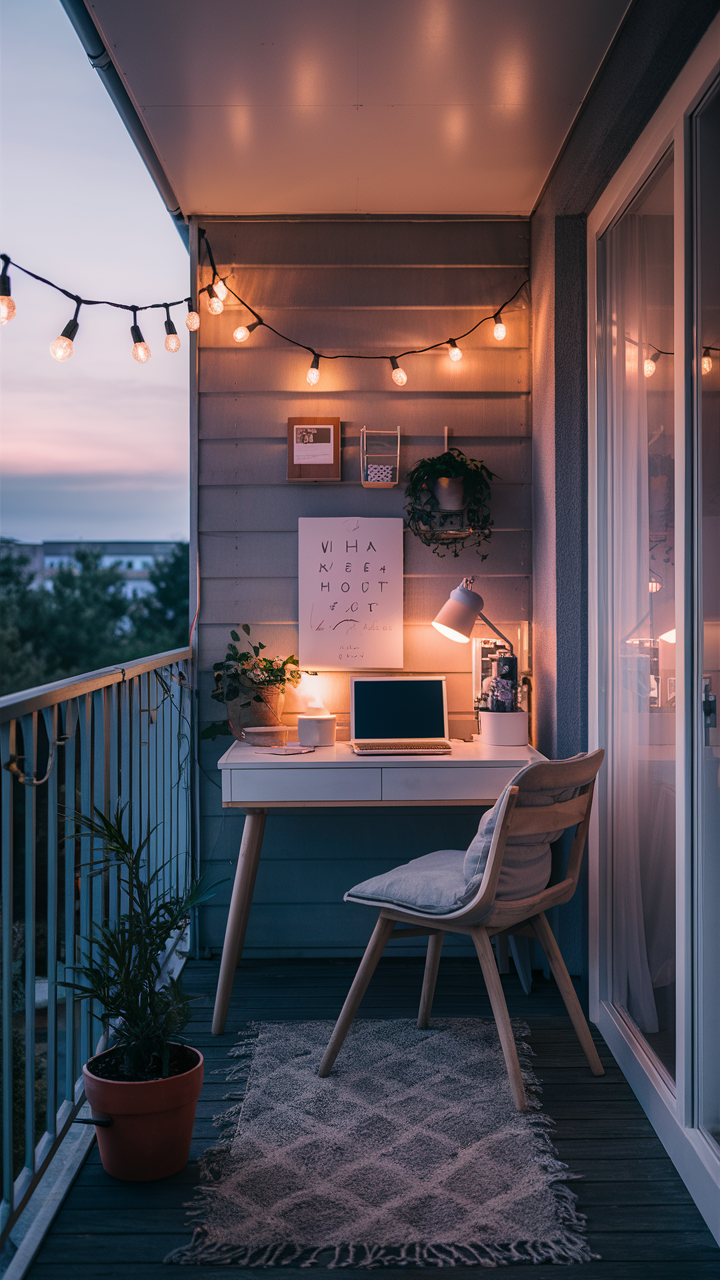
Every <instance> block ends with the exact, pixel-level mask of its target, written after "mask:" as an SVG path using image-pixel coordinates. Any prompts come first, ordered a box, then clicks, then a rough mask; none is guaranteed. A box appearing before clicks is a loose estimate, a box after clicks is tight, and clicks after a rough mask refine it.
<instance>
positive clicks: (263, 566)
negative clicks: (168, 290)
mask: <svg viewBox="0 0 720 1280" xmlns="http://www.w3.org/2000/svg"><path fill="white" fill-rule="evenodd" d="M203 226H204V227H205V228H206V230H207V233H208V236H209V239H210V242H211V244H212V247H213V252H214V255H215V259H216V261H217V264H218V267H219V269H220V271H221V274H223V275H226V274H227V272H228V271H231V272H232V275H231V277H230V279H229V281H228V283H230V284H231V285H232V287H233V289H234V290H235V291H236V292H237V293H238V294H240V295H241V296H242V297H244V298H246V299H247V300H248V301H249V302H250V303H251V304H252V306H253V307H254V308H255V309H256V310H257V311H259V312H260V313H261V314H262V315H263V318H264V319H265V320H266V321H267V322H268V323H269V324H271V325H273V326H274V327H275V328H277V329H280V330H281V331H282V332H284V333H287V334H289V335H292V336H294V337H297V338H298V340H300V341H301V342H305V343H307V344H308V345H310V346H312V347H315V348H316V349H320V350H324V351H328V352H332V353H335V352H342V351H348V350H350V351H352V350H355V351H363V352H368V353H369V352H372V351H379V352H386V351H390V352H392V351H399V350H403V349H404V348H406V347H415V346H417V347H421V346H424V345H427V344H429V343H433V342H437V341H439V340H441V339H443V338H444V337H446V336H450V335H455V334H457V333H461V332H463V331H464V330H466V329H468V328H470V327H471V326H472V325H473V324H475V323H476V322H477V320H479V319H480V318H481V317H482V316H483V315H492V314H493V312H494V311H495V310H496V309H497V307H498V305H499V304H500V303H501V302H503V301H504V300H505V299H506V298H508V297H509V296H510V295H511V294H512V293H513V292H514V291H515V290H516V289H517V288H518V286H519V285H520V284H521V283H522V281H523V279H525V277H526V275H527V263H528V224H527V223H526V222H524V221H507V222H487V221H480V220H477V221H472V220H457V221H445V220H443V221H440V220H428V221H412V222H403V221H402V220H390V221H387V220H380V219H377V220H371V219H368V220H360V221H357V222H356V221H352V220H348V219H340V220H327V219H324V220H304V221H295V222H289V221H288V222H283V221H267V222H262V221H260V222H246V221H243V220H234V221H228V220H217V221H213V220H212V219H208V220H204V221H203ZM199 274H200V281H201V283H207V282H208V281H209V278H210V277H209V274H208V270H207V266H206V262H205V261H203V259H202V257H201V267H200V273H199ZM515 307H516V309H513V310H511V311H508V312H507V313H506V314H505V316H504V317H503V318H504V321H505V324H506V325H507V337H506V339H505V341H504V342H503V343H502V345H501V344H499V343H497V342H496V341H495V339H494V338H493V336H492V323H489V324H485V325H483V326H482V328H481V329H480V330H478V331H477V332H476V333H475V334H473V335H472V337H471V338H469V339H467V340H465V341H464V342H463V344H462V346H463V350H464V358H463V360H461V361H459V362H458V363H456V364H453V363H452V362H451V361H450V360H449V359H448V356H447V349H446V348H444V349H441V350H440V351H437V352H431V353H428V354H426V355H423V356H408V357H407V358H406V359H405V360H404V361H403V365H404V367H405V369H406V371H407V374H408V382H407V385H406V387H404V388H402V389H400V388H397V387H396V386H395V384H394V383H393V382H392V380H391V378H390V367H389V365H388V364H387V363H384V362H378V363H377V364H376V363H374V362H373V363H371V362H364V361H363V362H359V361H357V362H345V361H333V362H328V361H321V364H320V373H321V377H320V382H319V384H318V386H317V387H316V388H314V389H311V388H310V387H309V386H308V384H307V382H306V378H305V375H306V372H307V369H308V365H309V362H310V357H309V356H308V354H307V353H306V352H304V351H300V350H298V349H297V348H294V347H292V346H289V345H288V344H287V343H284V342H282V341H281V340H279V339H278V338H276V337H275V336H274V335H273V334H272V333H271V332H270V331H269V330H268V329H260V330H257V331H256V332H255V333H254V334H252V335H251V338H250V340H249V341H248V342H247V343H245V344H243V345H242V346H238V345H237V344H236V343H234V342H233V339H232V331H233V329H234V328H236V326H237V325H238V324H240V323H243V322H244V323H247V322H248V320H249V319H251V317H250V316H249V315H248V313H247V312H246V311H244V310H243V309H242V308H240V307H239V305H238V304H237V303H233V300H232V299H231V298H230V297H228V299H227V300H226V305H225V310H224V312H223V314H222V315H221V316H219V317H211V316H210V315H209V314H208V313H207V311H206V310H205V307H204V305H203V306H202V308H201V317H202V323H201V327H200V331H199V335H198V339H199V341H198V396H197V401H198V405H197V434H198V441H197V449H198V464H197V476H196V481H197V486H198V490H197V495H196V509H197V531H196V534H197V550H198V557H199V575H200V613H199V621H198V655H199V667H200V671H201V673H203V675H202V677H201V704H200V716H201V723H202V724H203V725H204V724H205V723H207V720H208V719H215V718H218V716H219V715H220V712H221V708H219V707H218V706H217V704H216V703H213V702H212V701H211V700H210V698H209V689H210V687H211V686H210V677H209V674H207V673H209V670H210V668H211V666H212V663H213V662H215V661H217V660H218V659H219V658H221V657H222V655H223V653H224V650H225V645H226V642H227V639H228V633H229V629H230V627H232V626H237V624H238V623H240V622H248V623H250V625H251V627H252V628H253V636H254V638H255V639H262V641H263V642H264V643H265V644H266V645H267V646H268V650H269V652H270V653H282V654H286V653H288V652H291V651H292V652H297V521H298V517H299V516H320V515H328V516H330V515H332V516H341V515H359V516H399V515H402V514H403V501H404V499H403V490H404V482H401V484H400V485H399V486H398V487H396V488H394V489H389V490H372V489H363V488H362V487H361V485H360V476H359V472H360V463H359V434H360V428H361V427H362V426H363V425H367V426H368V427H373V428H379V429H392V428H394V427H396V426H397V425H399V426H400V429H401V476H402V477H403V480H404V476H405V474H406V473H407V470H408V468H409V467H410V466H411V465H412V464H413V462H415V461H416V460H417V459H418V458H421V457H424V456H427V455H429V454H434V453H439V452H441V451H442V449H443V433H444V427H445V426H446V425H447V426H448V428H449V432H450V443H452V444H456V445H458V446H459V447H460V448H461V449H463V450H465V452H466V453H467V454H468V455H470V456H473V457H478V458H482V459H483V461H484V462H485V463H486V464H487V465H488V466H489V467H490V468H491V470H492V471H494V472H496V473H497V475H498V477H499V479H498V481H497V482H496V483H495V485H494V486H493V502H492V515H493V519H494V521H495V528H494V532H493V537H492V541H491V543H490V544H489V546H488V547H486V548H485V550H487V552H488V555H487V559H486V560H485V561H481V560H480V558H479V556H477V555H476V554H475V553H474V552H467V551H466V552H464V553H463V554H462V555H461V556H460V557H459V558H458V559H454V558H453V557H452V556H446V557H445V558H444V559H440V558H438V557H437V556H434V555H433V554H432V553H431V551H430V550H429V549H428V548H425V547H423V546H422V545H421V544H420V543H419V542H418V540H417V539H416V538H414V537H413V536H412V535H411V534H410V533H407V532H406V534H405V670H406V671H407V672H442V673H447V675H448V676H449V679H448V700H449V712H450V730H451V733H452V734H454V735H455V736H459V737H469V736H470V734H471V732H472V731H473V728H474V724H473V716H472V688H471V675H470V664H471V654H470V646H469V645H468V646H465V645H455V644H452V643H451V642H449V641H447V640H445V639H443V638H442V637H441V636H439V635H438V634H437V633H436V632H435V631H434V630H433V628H432V627H431V626H430V623H431V621H432V618H433V617H434V616H435V614H436V612H437V610H438V609H439V608H440V605H441V604H442V603H443V601H444V600H445V599H446V598H447V595H448V592H449V590H450V589H451V588H452V587H453V586H456V585H457V583H458V582H459V581H460V579H461V577H462V576H463V574H464V573H475V574H476V575H478V578H479V582H478V584H477V587H478V588H479V590H480V592H481V594H482V595H483V597H484V599H485V605H486V612H487V613H488V615H489V616H490V617H491V618H492V619H493V620H494V621H496V622H497V624H498V625H500V626H501V628H502V624H503V623H505V624H507V625H508V626H510V625H513V624H514V625H515V626H517V625H518V624H520V623H522V622H524V621H530V619H531V614H532V589H531V588H532V578H531V572H532V570H531V565H532V546H531V505H532V504H531V448H532V444H531V400H530V377H531V373H530V368H531V363H530V350H529V343H530V311H529V305H528V300H527V298H525V297H523V298H521V299H519V300H518V303H517V304H515ZM317 414H323V415H324V414H328V415H330V416H335V417H339V418H340V419H341V422H342V476H343V479H342V483H339V484H328V483H319V484H307V483H299V484H292V483H291V484H288V483H286V481H285V474H286V458H287V419H288V417H291V416H302V415H307V416H310V415H317ZM324 680H325V685H324V697H325V701H326V704H327V705H328V707H329V709H330V710H332V711H335V712H336V713H337V714H338V717H339V736H342V737H347V736H348V731H349V680H348V676H347V675H346V674H345V673H337V674H333V675H328V676H326V677H325V678H324ZM299 707H300V708H301V704H300V703H299V702H298V701H297V698H295V697H294V696H293V695H292V694H291V695H289V697H288V699H287V702H286V716H285V718H286V720H287V721H288V723H290V724H292V723H293V721H294V720H295V717H296V714H297V710H298V708H299ZM220 744H222V749H223V750H224V749H225V747H226V746H227V744H228V739H220V740H219V741H218V743H217V744H214V745H213V746H212V747H209V748H208V749H207V750H205V751H204V752H203V766H204V768H205V770H206V771H207V775H209V776H207V777H204V778H203V788H202V792H203V799H202V806H201V810H202V822H201V829H202V842H201V843H202V855H203V859H204V860H205V861H209V862H212V863H213V864H215V865H214V868H213V873H214V878H217V875H216V874H215V873H216V872H217V869H218V866H223V865H224V866H225V867H226V868H227V871H226V872H225V874H232V871H233V869H234V864H235V859H236V856H237V848H238V844H239V838H240V832H241V822H242V818H241V817H238V816H237V815H236V814H226V815H224V816H223V815H222V813H221V810H220V805H219V791H218V789H217V788H216V787H215V785H214V777H213V775H214V773H215V770H214V765H215V761H216V760H217V758H218V755H219V754H220V751H219V749H218V748H219V746H220ZM211 779H212V781H211ZM477 820H478V815H477V813H474V812H472V811H467V810H466V811H462V810H452V809H445V810H438V811H430V810H423V811H418V812H417V813H416V814H412V816H409V814H408V812H407V811H404V812H403V811H400V810H396V811H394V812H392V811H391V812H388V811H385V812H383V814H382V816H381V815H380V813H377V812H373V811H351V810H346V811H332V810H326V811H324V812H323V811H318V812H312V811H310V812H308V811H304V812H303V813H301V814H300V813H299V814H297V815H290V814H287V813H283V814H277V815H274V816H271V817H270V819H269V821H268V826H267V833H266V837H265V845H264V849H263V859H262V862H261V867H260V872H259V876H258V885H257V890H256V897H255V903H254V907H253V912H252V914H251V919H250V927H249V930H248V942H247V948H246V954H247V955H250V956H252V955H253V954H255V955H261V954H265V955H267V954H277V955H303V954H307V955H311V954H328V953H330V954H332V953H337V954H346V953H347V952H348V951H354V950H357V949H358V948H359V947H360V946H361V945H363V944H364V941H365V939H366V937H367V932H368V927H369V924H370V919H369V913H367V912H363V911H362V909H361V908H350V907H348V906H341V905H340V904H341V902H342V893H343V892H344V890H345V889H347V888H348V887H349V886H350V885H351V884H353V883H355V882H356V881H358V880H360V879H364V878H366V877H367V876H370V875H373V874H377V873H378V872H380V871H381V870H384V869H387V868H389V867H391V866H393V865H395V864H396V863H397V862H400V861H404V860H406V859H407V858H410V857H413V856H417V855H418V854H420V853H423V852H428V851H429V850H430V849H431V848H438V847H456V848H459V847H463V846H464V845H466V844H467V843H468V841H469V839H470V838H471V836H472V834H473V832H474V830H475V828H476V826H477ZM228 895H229V885H228V886H223V889H222V890H221V891H220V893H219V894H218V896H217V898H216V899H214V900H213V902H212V903H211V904H210V906H209V907H208V908H206V909H205V911H204V926H203V929H204V932H203V938H202V945H203V946H206V945H210V946H213V947H214V946H219V945H220V944H221V941H222V933H223V927H224V919H225V903H226V900H227V897H228Z"/></svg>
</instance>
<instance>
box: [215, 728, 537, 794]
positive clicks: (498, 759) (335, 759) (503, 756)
mask: <svg viewBox="0 0 720 1280" xmlns="http://www.w3.org/2000/svg"><path fill="white" fill-rule="evenodd" d="M543 759H544V756H541V755H540V753H539V752H538V751H535V750H533V748H532V747H528V746H526V747H489V746H485V747H484V746H482V745H481V744H480V743H476V742H459V741H458V742H453V750H452V754H451V755H448V756H419V757H418V756H400V755H399V756H356V755H354V753H353V750H352V747H351V746H350V743H349V742H337V743H336V744H335V746H334V747H316V748H315V750H314V751H313V752H311V753H309V754H308V755H298V756H276V755H273V754H272V753H270V754H267V753H264V752H263V750H262V748H261V747H251V746H246V745H245V743H241V742H234V743H233V745H232V746H231V747H230V749H229V750H228V751H226V752H225V754H224V756H222V757H221V759H220V760H219V762H218V767H219V769H220V770H221V774H222V799H223V805H224V806H225V807H226V808H237V809H251V808H256V807H257V808H264V809H282V808H297V807H306V806H307V807H319V808H328V807H333V806H336V805H338V806H340V805H351V806H355V805H361V806H362V805H368V806H380V807H383V806H385V805H408V806H414V807H416V806H419V805H458V804H459V805H465V804H468V805H476V804H494V802H495V801H496V800H497V798H498V796H499V795H500V794H501V792H502V790H503V788H504V787H506V786H507V784H508V782H510V780H511V778H513V777H514V775H515V774H516V773H517V772H518V770H519V769H522V767H523V765H526V764H531V763H532V762H533V761H535V760H543Z"/></svg>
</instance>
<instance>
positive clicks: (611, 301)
mask: <svg viewBox="0 0 720 1280" xmlns="http://www.w3.org/2000/svg"><path fill="white" fill-rule="evenodd" d="M673 177H674V163H673V154H672V151H669V152H668V153H667V154H666V155H665V156H664V157H663V158H662V160H661V161H660V163H659V164H658V165H657V167H656V169H655V170H654V172H653V173H652V174H651V175H650V177H649V178H648V180H647V181H646V182H645V184H644V185H643V187H642V189H641V190H640V192H639V193H638V195H637V196H636V198H635V199H634V200H633V201H632V203H631V204H630V205H629V207H628V208H627V209H626V210H625V211H624V212H623V213H622V215H621V216H620V217H619V218H618V219H617V221H616V222H615V223H614V224H613V225H612V226H611V227H610V228H609V230H608V231H606V233H605V235H604V236H603V237H602V239H601V240H600V242H599V245H598V254H599V298H600V304H601V311H600V318H601V333H602V335H603V344H602V366H601V367H602V386H603V392H604V395H603V399H604V417H605V430H606V448H607V503H608V526H607V527H608V532H609V538H608V543H607V548H608V566H607V567H608V570H609V573H608V594H607V617H606V619H605V620H604V621H605V628H606V642H607V667H608V671H607V674H608V707H607V717H608V718H607V729H608V734H609V737H610V743H609V745H610V750H609V753H608V769H609V773H610V779H609V798H610V812H609V815H608V819H609V826H610V829H611V831H612V850H613V854H612V887H611V904H610V911H611V915H612V938H613V943H612V997H613V1002H614V1004H615V1006H616V1008H617V1009H618V1010H619V1011H620V1012H621V1014H622V1016H623V1017H626V1018H627V1019H629V1020H630V1021H631V1022H632V1023H633V1026H634V1027H635V1028H636V1029H637V1030H638V1031H639V1032H640V1033H641V1034H642V1035H643V1036H644V1037H645V1040H646V1042H647V1044H648V1046H650V1047H651V1049H652V1051H653V1052H654V1054H655V1055H656V1056H657V1058H658V1061H659V1063H660V1064H662V1067H663V1069H664V1070H665V1071H666V1072H667V1073H668V1075H669V1076H670V1078H672V1079H674V1076H675V825H676V824H675V809H676V786H675V736H676V735H675V719H676V716H675V706H676V672H675V651H676V632H675V501H674V480H675V422H674V367H673V329H674V304H673V293H674V284H673V267H674V241H673V229H674V228H673V187H674V183H673Z"/></svg>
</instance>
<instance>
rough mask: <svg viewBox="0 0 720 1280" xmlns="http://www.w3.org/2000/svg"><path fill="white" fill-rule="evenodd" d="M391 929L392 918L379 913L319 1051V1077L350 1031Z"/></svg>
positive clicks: (328, 1072) (327, 1074) (323, 1073)
mask: <svg viewBox="0 0 720 1280" xmlns="http://www.w3.org/2000/svg"><path fill="white" fill-rule="evenodd" d="M394 928H395V921H394V920H385V919H384V918H383V917H382V916H380V917H379V919H378V922H377V924H376V925H375V928H374V929H373V933H372V937H371V939H370V941H369V942H368V944H367V947H366V949H365V955H364V956H363V958H362V960H361V961H360V965H359V968H358V971H357V973H356V974H355V979H354V981H353V984H352V986H351V988H350V990H349V991H348V994H347V999H346V1001H345V1003H344V1005H343V1007H342V1011H341V1013H340V1017H339V1018H338V1020H337V1022H336V1023H335V1030H334V1031H333V1033H332V1035H331V1037H330V1043H329V1044H328V1047H327V1049H326V1050H325V1053H324V1054H323V1058H322V1062H321V1063H320V1066H319V1067H318V1075H319V1076H329V1075H330V1072H331V1071H332V1067H333V1063H334V1062H335V1059H336V1058H337V1056H338V1054H339V1052H340V1050H341V1049H342V1046H343V1041H344V1039H345V1037H346V1035H347V1033H348V1031H349V1030H350V1027H351V1025H352V1021H353V1018H354V1017H355V1014H356V1013H357V1011H358V1008H359V1007H360V1001H361V1000H362V998H363V996H364V995H365V992H366V991H367V988H368V983H369V982H370V979H371V978H372V976H373V974H374V972H375V970H376V968H377V963H378V960H379V959H380V957H381V955H382V953H383V951H384V950H385V947H386V945H387V942H388V939H389V937H390V934H391V933H392V931H393V929H394Z"/></svg>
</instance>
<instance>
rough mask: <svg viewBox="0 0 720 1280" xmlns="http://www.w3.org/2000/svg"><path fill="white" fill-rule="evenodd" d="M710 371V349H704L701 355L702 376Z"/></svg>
mask: <svg viewBox="0 0 720 1280" xmlns="http://www.w3.org/2000/svg"><path fill="white" fill-rule="evenodd" d="M711 370H712V356H711V355H710V348H709V347H705V349H704V351H703V353H702V371H703V374H705V373H710V371H711Z"/></svg>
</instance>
